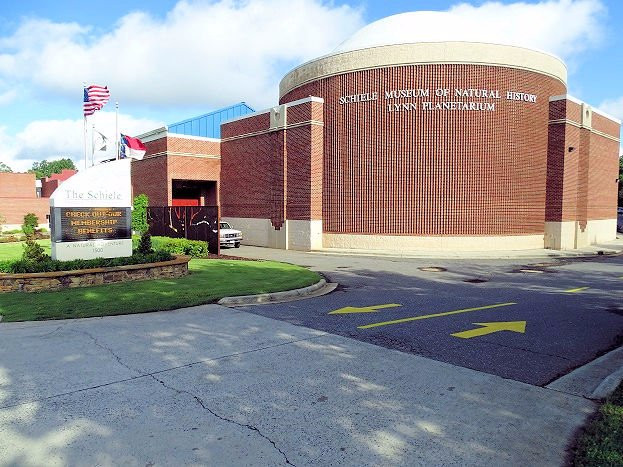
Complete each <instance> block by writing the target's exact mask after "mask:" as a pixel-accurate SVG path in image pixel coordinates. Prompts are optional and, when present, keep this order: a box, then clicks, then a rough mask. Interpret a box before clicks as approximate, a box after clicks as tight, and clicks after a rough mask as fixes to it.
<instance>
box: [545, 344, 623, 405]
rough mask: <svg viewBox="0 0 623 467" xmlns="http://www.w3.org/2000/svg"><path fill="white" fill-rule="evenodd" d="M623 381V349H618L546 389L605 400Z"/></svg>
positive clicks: (554, 382)
mask: <svg viewBox="0 0 623 467" xmlns="http://www.w3.org/2000/svg"><path fill="white" fill-rule="evenodd" d="M621 381H623V347H618V348H616V349H614V350H611V351H610V352H608V353H607V354H605V355H602V356H601V357H599V358H597V359H595V360H593V361H592V362H588V363H587V364H586V365H583V366H581V367H579V368H576V369H575V370H573V371H572V372H571V373H568V374H566V375H564V376H562V377H560V378H558V379H557V380H554V381H552V382H551V383H549V384H548V385H547V386H545V387H546V388H548V389H554V390H556V391H561V392H566V393H568V394H575V395H577V396H582V397H586V398H587V399H604V398H606V397H608V396H609V395H610V394H612V392H613V391H614V390H615V389H616V388H617V386H618V385H619V384H620V383H621Z"/></svg>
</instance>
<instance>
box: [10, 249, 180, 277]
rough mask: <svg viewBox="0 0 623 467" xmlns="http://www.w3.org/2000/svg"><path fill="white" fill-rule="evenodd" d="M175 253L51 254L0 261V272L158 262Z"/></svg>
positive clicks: (104, 266) (15, 272)
mask: <svg viewBox="0 0 623 467" xmlns="http://www.w3.org/2000/svg"><path fill="white" fill-rule="evenodd" d="M171 259H173V255H171V254H170V253H168V252H166V251H156V252H154V253H150V254H148V255H142V254H139V253H134V254H133V255H132V256H126V257H122V258H95V259H75V260H72V261H58V260H53V259H52V258H50V257H49V256H48V257H47V258H46V259H44V260H43V261H25V260H23V259H20V260H16V261H0V272H5V273H9V274H25V273H33V272H54V271H74V270H76V269H94V268H108V267H116V266H127V265H130V264H146V263H158V262H161V261H170V260H171Z"/></svg>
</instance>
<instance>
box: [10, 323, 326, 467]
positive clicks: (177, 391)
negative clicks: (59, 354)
mask: <svg viewBox="0 0 623 467" xmlns="http://www.w3.org/2000/svg"><path fill="white" fill-rule="evenodd" d="M61 327H62V326H61ZM61 327H58V328H57V329H55V330H54V331H52V333H53V332H56V331H57V330H59V329H60V328H61ZM72 331H73V332H74V333H76V334H83V335H85V336H87V337H89V338H90V339H91V340H92V341H93V343H94V344H95V345H96V346H97V347H99V348H100V349H103V350H105V351H106V352H108V353H109V354H110V355H112V356H113V357H114V358H115V360H116V361H117V362H118V363H119V364H120V365H121V366H122V367H124V368H126V369H127V370H129V371H132V372H134V373H136V374H137V376H136V377H134V378H128V379H125V380H122V381H120V382H123V381H132V380H136V379H139V378H144V377H146V376H149V377H150V378H152V379H153V380H154V381H156V382H158V383H160V384H161V385H162V386H163V387H165V388H167V389H169V390H172V391H175V392H176V393H178V394H187V395H189V396H191V397H192V398H193V399H194V400H195V401H197V403H198V404H199V405H200V406H201V408H203V409H204V410H206V411H207V412H209V413H210V414H212V415H213V416H214V417H216V418H218V419H219V420H222V421H224V422H227V423H232V424H234V425H237V426H239V427H241V428H246V429H248V430H251V431H254V432H256V433H257V434H258V435H259V436H261V437H262V438H264V439H265V440H267V441H268V442H269V443H270V444H272V446H273V447H274V448H275V449H276V450H277V451H278V452H279V453H280V454H281V455H282V456H283V458H284V460H285V462H286V465H293V466H294V465H295V464H294V463H292V462H291V461H290V459H288V456H287V455H286V453H285V452H283V450H281V449H280V448H279V446H277V444H276V443H275V441H273V440H272V439H271V438H269V437H268V436H267V435H265V434H264V433H262V432H261V431H260V429H259V428H258V427H256V426H254V425H251V424H247V423H240V422H237V421H236V420H233V419H230V418H227V417H224V416H222V415H220V414H218V413H216V412H215V411H214V410H212V409H211V408H210V407H208V406H207V405H206V404H205V402H204V401H203V400H202V399H201V398H200V397H199V396H197V395H196V394H193V393H192V392H190V391H187V390H183V389H178V388H176V387H173V386H171V385H168V384H166V383H165V382H164V381H163V380H161V379H159V378H157V377H156V376H155V375H156V374H160V373H165V372H167V371H171V370H173V369H177V368H170V369H166V370H161V371H158V372H154V373H148V374H141V372H140V371H139V370H137V369H135V368H132V367H130V366H129V365H127V364H126V363H125V362H124V361H123V360H122V359H121V357H119V355H117V354H116V353H115V352H114V351H113V350H112V349H111V348H109V347H107V346H106V345H104V344H102V343H101V342H100V341H99V340H98V339H97V338H96V337H95V336H93V335H92V334H91V333H89V332H87V331H83V330H76V329H73V330H72ZM323 336H324V334H323V335H319V336H312V337H311V338H306V339H299V340H295V341H289V342H286V343H281V344H277V345H274V346H270V347H264V348H262V349H255V350H252V351H247V352H239V353H237V354H232V355H228V356H227V357H231V356H236V355H242V354H245V353H252V352H256V351H258V350H265V349H269V348H273V347H278V346H281V345H286V344H292V343H296V342H300V341H304V340H310V339H316V338H319V337H323ZM220 358H226V357H220ZM220 358H219V359H220ZM210 360H216V359H210ZM205 361H209V360H204V361H202V362H205ZM202 362H194V363H191V364H187V365H183V366H181V367H178V368H184V367H191V366H193V365H196V364H198V363H202ZM111 384H115V383H108V384H105V385H100V386H96V387H103V386H108V385H111ZM89 389H94V388H89ZM83 390H86V389H83ZM79 391H80V390H78V391H75V392H79ZM68 394H72V393H65V394H61V395H68ZM59 396H60V395H59ZM52 397H58V396H50V397H47V398H44V400H45V399H50V398H52ZM23 403H26V402H23ZM17 405H20V404H17ZM7 407H10V406H7ZM0 408H6V407H0Z"/></svg>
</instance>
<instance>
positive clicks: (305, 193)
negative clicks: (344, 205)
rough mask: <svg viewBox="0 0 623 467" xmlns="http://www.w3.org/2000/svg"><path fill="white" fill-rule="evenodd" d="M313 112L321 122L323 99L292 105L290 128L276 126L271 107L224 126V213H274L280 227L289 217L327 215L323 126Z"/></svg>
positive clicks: (274, 221)
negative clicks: (323, 197)
mask: <svg viewBox="0 0 623 467" xmlns="http://www.w3.org/2000/svg"><path fill="white" fill-rule="evenodd" d="M312 115H313V116H314V117H315V119H316V120H317V121H318V122H320V123H321V121H322V103H320V102H311V101H308V102H305V103H303V104H299V105H293V106H288V108H287V111H286V122H287V125H286V129H283V128H270V115H269V114H268V113H266V114H261V115H254V116H251V117H247V118H244V119H242V120H237V121H235V122H231V123H226V124H224V125H223V126H222V128H221V134H222V135H223V136H224V140H223V142H222V143H221V151H222V156H221V157H222V159H221V174H222V177H221V179H222V180H221V190H220V193H221V207H222V211H221V212H222V215H223V216H224V217H249V218H261V219H270V220H271V222H272V225H273V226H274V227H275V228H276V229H280V228H281V226H282V225H283V221H284V219H286V218H287V219H293V220H310V219H321V216H322V183H323V181H322V170H323V151H324V149H323V130H322V126H320V125H319V124H313V125H312V124H311V122H310V120H311V118H312ZM290 125H295V126H294V127H292V128H290V127H289V126H290ZM226 135H229V136H226ZM243 135H244V136H243ZM228 138H231V139H228Z"/></svg>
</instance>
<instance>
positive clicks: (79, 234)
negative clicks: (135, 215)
mask: <svg viewBox="0 0 623 467" xmlns="http://www.w3.org/2000/svg"><path fill="white" fill-rule="evenodd" d="M130 164H131V160H130V159H122V160H116V161H112V162H107V163H103V164H99V165H96V166H93V167H90V168H88V169H86V170H82V171H80V172H78V173H77V174H75V175H73V176H72V177H71V178H69V179H68V180H67V181H65V182H64V183H63V184H62V185H61V186H59V187H58V188H57V189H56V191H55V192H54V193H53V194H52V196H51V198H50V216H51V218H50V228H51V237H52V257H53V258H54V259H59V260H64V261H67V260H72V259H92V258H116V257H118V256H130V255H132V229H131V218H132V214H131V209H132V208H131V205H132V187H131V179H130Z"/></svg>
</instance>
